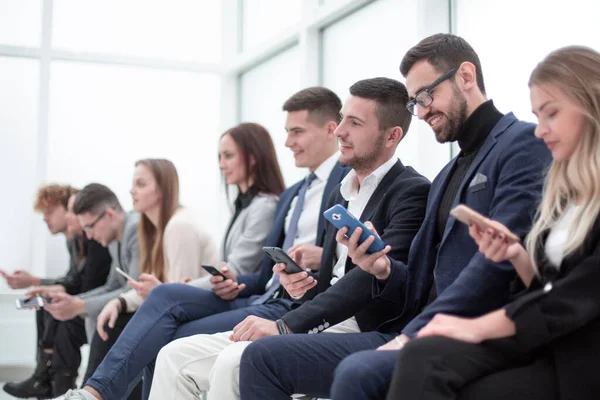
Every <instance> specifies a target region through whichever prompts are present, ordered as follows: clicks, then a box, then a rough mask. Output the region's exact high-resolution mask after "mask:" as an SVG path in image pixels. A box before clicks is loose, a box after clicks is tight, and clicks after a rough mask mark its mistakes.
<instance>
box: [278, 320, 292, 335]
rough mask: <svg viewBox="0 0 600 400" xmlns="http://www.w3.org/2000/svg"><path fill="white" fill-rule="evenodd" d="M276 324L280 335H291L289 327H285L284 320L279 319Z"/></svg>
mask: <svg viewBox="0 0 600 400" xmlns="http://www.w3.org/2000/svg"><path fill="white" fill-rule="evenodd" d="M275 323H276V324H277V329H278V330H279V334H280V335H288V334H289V332H288V330H287V327H286V326H285V322H283V320H282V319H278V320H277V321H275Z"/></svg>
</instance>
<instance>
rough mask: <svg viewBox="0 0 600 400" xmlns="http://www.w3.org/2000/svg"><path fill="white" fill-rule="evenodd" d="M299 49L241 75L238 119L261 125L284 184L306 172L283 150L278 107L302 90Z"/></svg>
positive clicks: (282, 124) (283, 133)
mask: <svg viewBox="0 0 600 400" xmlns="http://www.w3.org/2000/svg"><path fill="white" fill-rule="evenodd" d="M299 58H300V50H299V48H298V46H294V47H292V48H291V49H288V50H286V51H284V52H283V53H281V54H279V55H277V56H275V57H273V58H272V59H270V60H267V61H265V62H264V63H262V64H260V65H259V66H257V67H255V68H253V69H252V70H250V71H248V72H246V73H245V74H243V75H242V76H241V79H240V81H241V82H240V89H241V96H240V100H241V120H242V121H245V122H256V123H259V124H261V125H263V126H264V127H265V128H267V130H268V131H269V133H270V134H271V137H272V138H273V143H274V144H275V151H276V152H277V159H278V160H279V165H280V167H281V170H282V173H283V177H284V180H285V183H286V185H291V184H293V183H294V182H296V181H297V180H299V179H301V178H303V177H304V176H305V174H306V170H301V169H298V168H296V167H295V165H294V158H293V157H292V152H291V151H290V150H289V149H288V148H286V147H285V145H284V143H285V140H286V137H287V133H286V131H285V115H286V113H285V112H283V111H282V109H281V107H282V106H283V103H284V102H285V101H286V100H287V99H288V98H289V97H290V96H291V95H292V94H294V93H295V92H297V91H299V90H300V89H302V88H303V84H302V82H303V80H302V78H301V76H302V70H301V68H300V63H299Z"/></svg>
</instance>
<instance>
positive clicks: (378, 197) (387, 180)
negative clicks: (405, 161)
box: [360, 160, 406, 222]
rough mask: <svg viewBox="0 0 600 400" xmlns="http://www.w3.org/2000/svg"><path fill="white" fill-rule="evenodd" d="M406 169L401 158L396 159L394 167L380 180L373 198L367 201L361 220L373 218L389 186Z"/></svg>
mask: <svg viewBox="0 0 600 400" xmlns="http://www.w3.org/2000/svg"><path fill="white" fill-rule="evenodd" d="M405 169H406V167H405V166H404V165H402V162H400V160H398V161H396V164H394V166H393V167H392V169H390V170H389V171H388V173H387V174H385V176H384V177H383V179H382V180H381V182H379V185H377V189H375V192H373V194H372V195H371V198H370V199H369V201H368V202H367V205H366V206H365V209H364V211H363V212H362V214H361V216H360V220H361V221H363V222H364V221H368V220H370V219H371V217H372V216H373V214H375V211H376V210H377V206H378V205H379V203H381V201H382V200H383V198H384V197H385V194H386V192H387V190H388V188H389V187H390V186H391V185H392V183H394V180H395V179H396V178H397V177H398V175H400V174H401V173H402V172H404V170H405Z"/></svg>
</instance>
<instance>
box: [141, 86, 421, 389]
mask: <svg viewBox="0 0 600 400" xmlns="http://www.w3.org/2000/svg"><path fill="white" fill-rule="evenodd" d="M406 101H408V93H407V92H406V88H405V86H404V85H403V84H402V83H400V82H398V81H396V80H393V79H389V78H373V79H365V80H362V81H359V82H356V83H355V84H354V85H352V86H351V87H350V96H349V97H348V99H347V100H346V102H345V103H344V106H343V107H342V111H341V114H342V121H341V122H340V124H339V126H338V127H337V129H336V130H335V136H336V137H337V138H338V139H339V142H340V153H341V155H340V162H342V163H344V164H346V165H347V166H349V167H352V170H351V171H350V172H349V173H348V175H347V176H346V178H345V179H344V180H343V181H342V183H341V184H340V185H338V186H337V187H336V190H335V191H334V192H333V195H332V196H331V198H330V202H329V206H332V205H333V204H342V205H344V206H346V207H347V208H348V210H349V211H350V212H351V213H352V214H353V215H355V216H357V217H360V218H361V220H363V221H366V220H371V221H373V225H375V227H376V228H377V229H378V230H379V232H381V233H382V239H383V240H384V242H385V243H387V244H388V247H387V249H386V250H385V251H384V252H385V253H388V252H389V253H388V254H390V255H392V256H393V257H394V258H397V259H403V260H406V259H407V257H408V249H409V247H410V243H411V242H412V239H413V237H414V235H415V234H416V233H417V231H418V230H419V228H420V226H421V223H422V221H423V216H424V212H425V204H426V201H427V192H428V190H429V181H428V180H427V179H425V178H424V177H422V176H421V175H419V174H418V173H417V172H416V171H415V170H414V169H412V168H411V167H405V166H404V165H402V163H401V162H400V160H398V157H397V156H396V155H395V153H396V147H397V146H398V143H399V142H400V141H401V140H402V138H403V137H404V136H405V135H406V133H407V131H408V127H409V125H410V122H411V115H410V113H409V112H408V111H407V110H406V108H405V107H404V105H405V104H406ZM336 233H337V228H335V227H334V226H333V225H332V224H329V223H327V225H326V231H325V241H324V244H323V256H322V258H321V263H320V269H319V274H318V275H317V276H316V279H317V280H318V283H317V282H316V281H315V279H314V278H313V277H312V276H307V274H293V275H286V274H282V271H283V267H282V265H276V266H275V267H274V269H273V270H274V271H275V272H277V273H278V274H280V276H281V283H282V285H283V286H284V287H285V289H286V290H287V292H288V293H289V294H290V295H291V296H294V297H295V298H297V299H299V300H301V301H304V303H303V304H302V305H299V306H296V307H294V309H292V310H291V311H288V312H287V313H282V314H281V316H280V317H278V318H281V319H278V320H277V321H273V320H269V319H264V318H259V317H258V316H250V317H247V318H246V319H245V320H244V321H242V322H241V323H240V324H238V325H237V326H235V327H234V328H233V332H224V333H218V334H215V335H197V336H192V337H188V338H184V339H180V340H177V341H174V342H172V343H171V344H169V345H167V346H166V347H164V348H163V349H162V350H161V352H160V353H159V356H158V359H157V365H156V373H155V378H154V382H153V385H152V392H151V394H150V399H151V400H154V399H157V400H158V399H160V400H164V399H197V398H200V397H201V396H202V392H204V391H207V390H210V391H209V392H208V399H209V400H212V399H219V400H220V399H234V398H237V397H239V390H238V388H239V385H238V376H239V360H240V357H241V354H242V351H243V349H244V347H246V346H247V345H248V344H249V343H250V342H249V341H252V340H256V339H258V338H260V337H263V336H269V335H278V334H279V333H280V332H283V331H284V329H288V327H289V328H291V329H296V327H297V326H298V324H300V325H302V326H303V327H304V328H302V330H303V331H308V330H311V331H312V332H320V331H325V332H329V333H331V334H335V333H338V334H339V335H334V336H345V335H343V333H348V332H365V331H371V330H373V329H374V327H375V326H377V325H378V324H379V323H380V318H381V317H385V313H379V314H375V313H373V312H372V307H373V304H372V303H373V302H372V299H371V293H370V288H371V285H372V280H371V275H370V274H368V273H366V272H364V271H362V270H361V269H360V268H355V266H354V265H353V264H352V262H350V259H349V258H348V256H347V252H346V247H345V246H342V245H339V244H337V243H336V240H335V236H336ZM277 300H278V299H274V300H273V301H277ZM279 301H280V299H279ZM255 307H257V306H255ZM389 311H390V312H391V311H393V310H389ZM273 319H276V318H273ZM286 326H287V327H286ZM281 357H285V354H284V353H281ZM262 398H269V397H268V396H265V397H262Z"/></svg>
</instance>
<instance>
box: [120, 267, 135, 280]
mask: <svg viewBox="0 0 600 400" xmlns="http://www.w3.org/2000/svg"><path fill="white" fill-rule="evenodd" d="M115 271H117V272H118V273H120V274H121V275H123V276H124V277H125V278H127V279H128V280H132V281H135V282H137V279H133V278H132V277H131V275H128V274H127V272H125V271H123V270H122V269H121V268H119V267H117V268H115Z"/></svg>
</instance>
